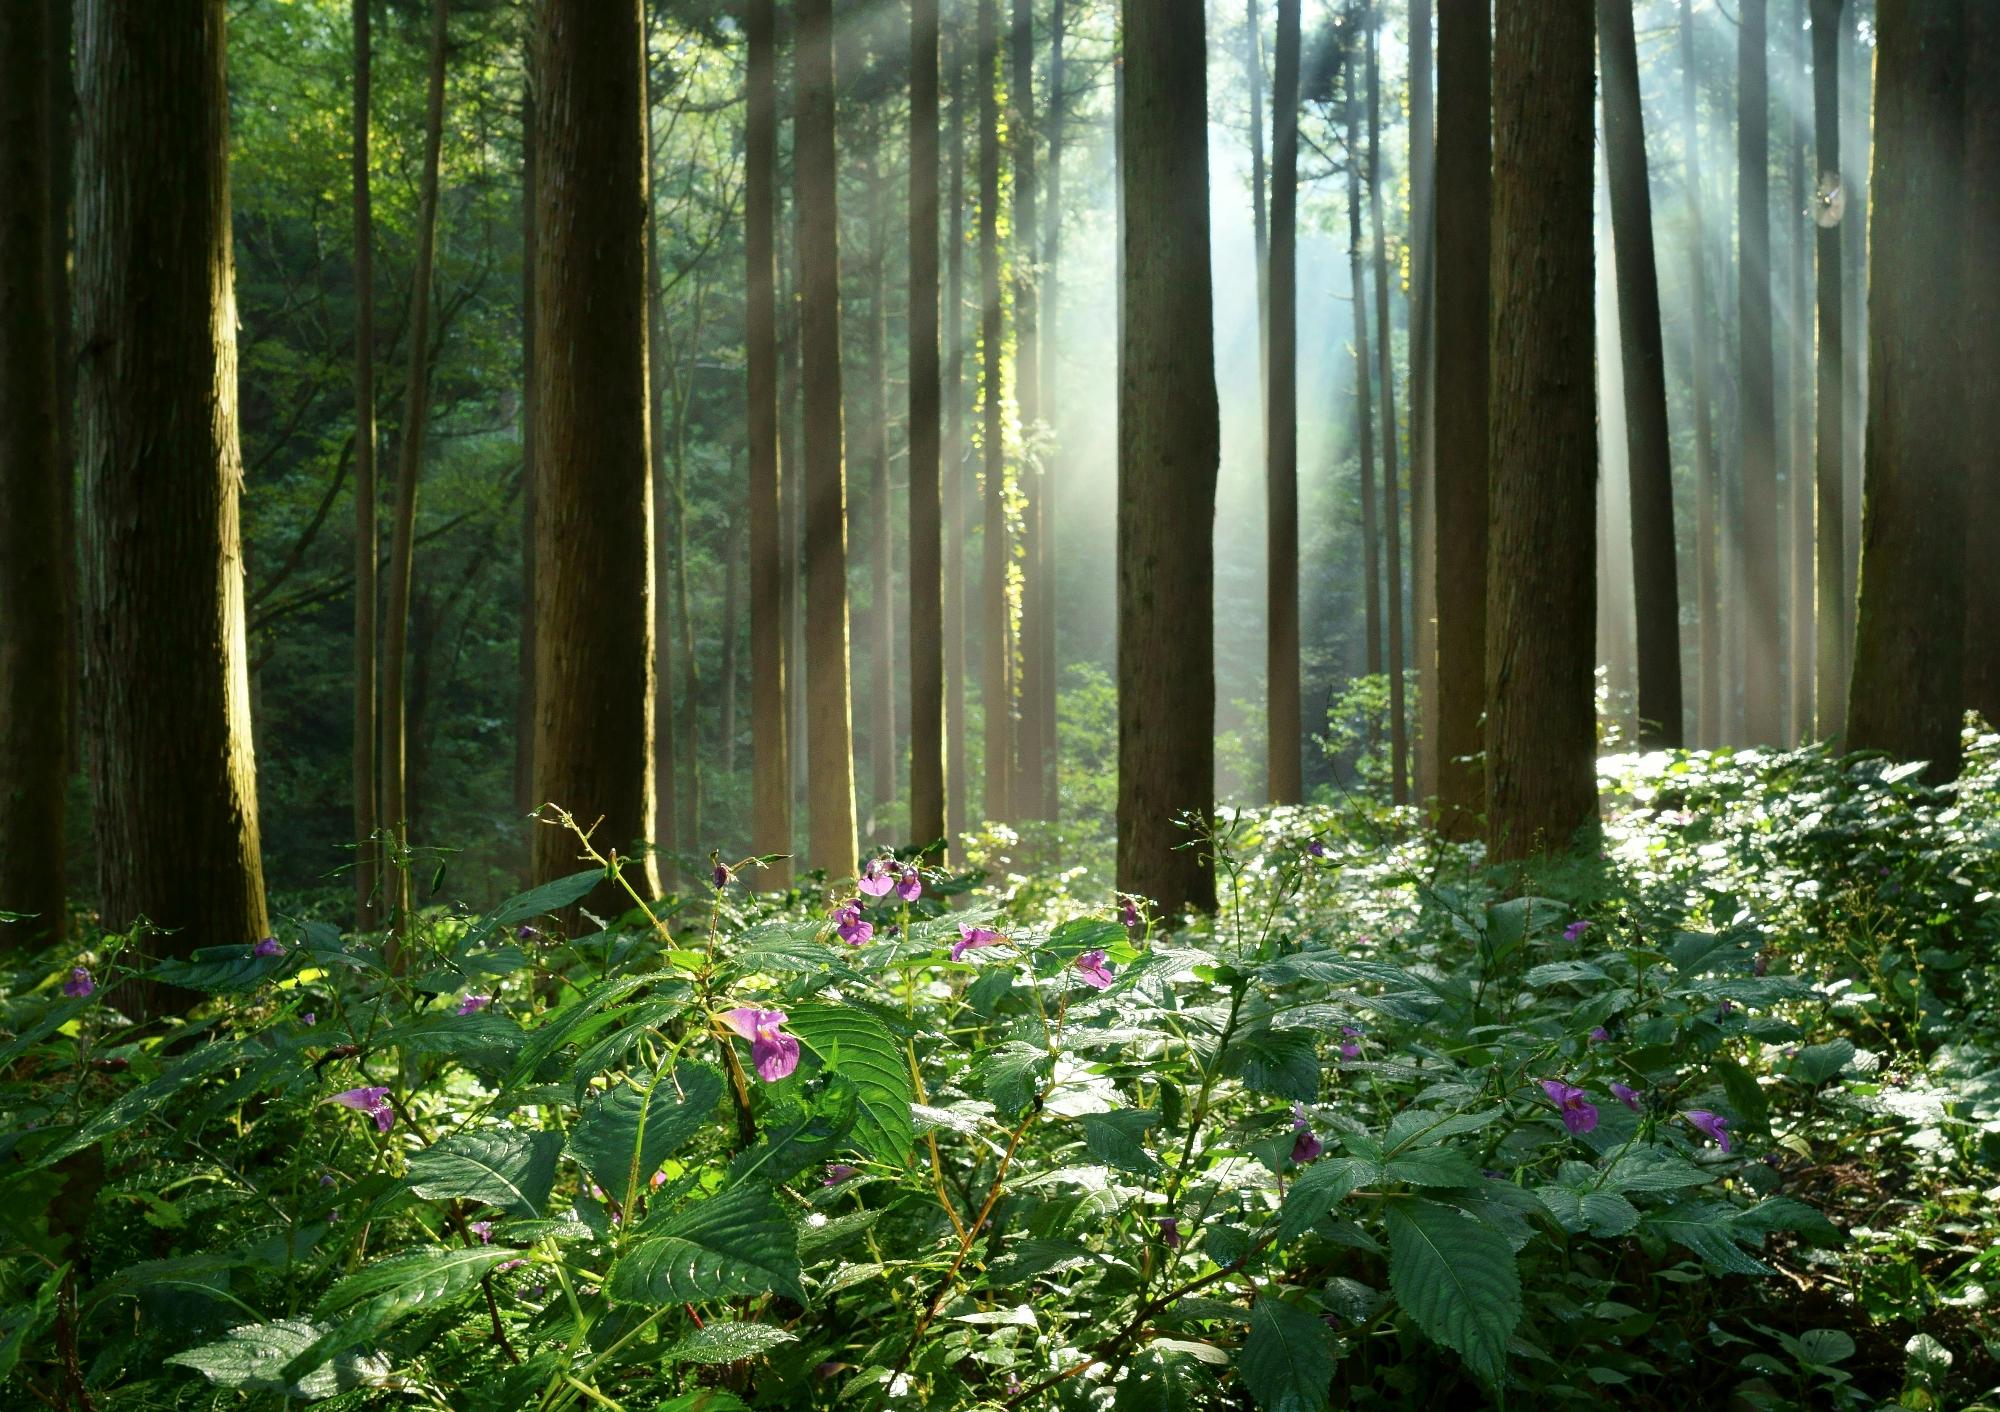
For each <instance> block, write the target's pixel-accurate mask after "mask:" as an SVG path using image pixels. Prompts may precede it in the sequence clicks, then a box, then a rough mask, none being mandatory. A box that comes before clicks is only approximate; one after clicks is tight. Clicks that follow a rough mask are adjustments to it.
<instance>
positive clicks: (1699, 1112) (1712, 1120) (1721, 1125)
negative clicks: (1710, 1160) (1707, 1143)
mask: <svg viewBox="0 0 2000 1412" xmlns="http://www.w3.org/2000/svg"><path fill="white" fill-rule="evenodd" d="M1681 1116H1682V1117H1683V1118H1686V1119H1687V1120H1688V1122H1689V1123H1690V1124H1692V1125H1693V1126H1695V1127H1697V1128H1699V1129H1701V1131H1702V1132H1703V1133H1704V1134H1705V1135H1707V1136H1708V1137H1709V1138H1710V1139H1711V1140H1712V1141H1713V1142H1714V1143H1715V1145H1716V1146H1717V1147H1719V1148H1721V1149H1722V1150H1723V1151H1724V1152H1727V1151H1729V1148H1730V1142H1729V1119H1727V1118H1725V1117H1723V1116H1722V1115H1721V1114H1720V1113H1711V1112H1709V1111H1708V1110H1707V1109H1706V1108H1690V1109H1688V1110H1687V1111H1686V1112H1685V1113H1683V1114H1681Z"/></svg>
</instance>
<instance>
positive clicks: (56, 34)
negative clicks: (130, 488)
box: [45, 0, 83, 774]
mask: <svg viewBox="0 0 2000 1412" xmlns="http://www.w3.org/2000/svg"><path fill="white" fill-rule="evenodd" d="M48 4H49V45H50V50H49V62H48V64H47V65H46V66H45V67H46V69H47V76H48V83H49V299H50V301H51V305H52V307H53V308H54V310H55V340H54V342H55V353H54V355H53V356H54V365H55V391H56V406H55V418H56V473H57V475H58V476H60V477H61V480H62V491H61V500H62V506H61V518H62V541H61V549H60V551H59V552H60V554H61V560H60V565H59V567H60V569H61V574H62V596H63V602H62V611H63V637H62V655H61V658H60V660H59V667H60V670H61V673H62V675H63V678H64V686H63V690H64V693H65V699H64V706H63V730H64V739H63V770H64V772H65V774H68V773H70V772H73V771H75V770H77V769H79V768H80V767H81V765H82V762H83V650H82V647H81V645H80V640H81V638H80V635H81V632H82V591H81V589H80V588H79V587H78V583H77V571H78V570H77V556H78V550H77V524H76V501H77V494H76V479H77V467H76V337H75V334H76V325H75V320H76V300H75V298H74V296H73V293H72V291H71V288H70V264H71V257H72V256H73V254H74V253H75V243H74V240H73V239H72V227H73V217H74V215H75V212H76V71H75V62H74V60H75V38H76V5H75V0H48Z"/></svg>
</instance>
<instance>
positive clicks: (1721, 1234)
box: [1646, 1201, 1774, 1275]
mask: <svg viewBox="0 0 2000 1412" xmlns="http://www.w3.org/2000/svg"><path fill="white" fill-rule="evenodd" d="M1738 1214H1739V1213H1738V1211H1737V1209H1736V1208H1735V1207H1734V1206H1731V1205H1730V1204H1729V1203H1728V1202H1726V1201H1683V1202H1680V1203H1679V1204H1678V1205H1674V1206H1669V1207H1668V1208H1667V1209H1666V1210H1664V1211H1654V1212H1651V1213H1650V1214H1649V1215H1648V1216H1647V1217H1646V1226H1647V1228H1648V1229H1650V1230H1653V1231H1657V1232H1658V1233H1659V1234H1661V1235H1663V1236H1665V1237H1666V1238H1667V1239H1668V1240H1671V1241H1673V1242H1675V1243H1676V1244H1678V1245H1684V1246H1686V1247H1687V1248H1688V1249H1689V1250H1692V1251H1693V1252H1694V1253H1695V1254H1697V1255H1699V1256H1700V1257H1701V1258H1702V1260H1703V1261H1704V1262H1706V1263H1707V1265H1708V1266H1709V1268H1710V1269H1713V1270H1719V1271H1721V1272H1722V1273H1724V1274H1728V1275H1769V1274H1772V1273H1774V1271H1773V1270H1772V1269H1771V1267H1770V1266H1769V1265H1766V1264H1765V1263H1764V1262H1763V1261H1761V1260H1755V1259H1752V1258H1751V1257H1750V1256H1749V1255H1747V1254H1745V1253H1744V1251H1743V1250H1742V1249H1741V1248H1740V1247H1739V1246H1738V1245H1737V1244H1736V1241H1737V1236H1738V1231H1737V1226H1736V1217H1737V1215H1738Z"/></svg>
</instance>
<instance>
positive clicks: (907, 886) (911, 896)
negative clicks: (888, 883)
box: [896, 863, 924, 902]
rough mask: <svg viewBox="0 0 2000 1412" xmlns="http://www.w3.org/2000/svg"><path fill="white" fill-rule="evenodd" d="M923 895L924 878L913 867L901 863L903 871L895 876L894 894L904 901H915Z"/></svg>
mask: <svg viewBox="0 0 2000 1412" xmlns="http://www.w3.org/2000/svg"><path fill="white" fill-rule="evenodd" d="M923 895H924V879H923V875H922V874H921V873H919V872H918V871H917V870H916V869H915V868H914V867H912V866H911V865H909V864H907V863H906V864H904V865H903V871H902V873H901V874H899V875H898V876H897V878H896V896H898V897H900V898H902V899H903V901H905V902H915V901H916V900H917V899H918V898H919V897H922V896H923Z"/></svg>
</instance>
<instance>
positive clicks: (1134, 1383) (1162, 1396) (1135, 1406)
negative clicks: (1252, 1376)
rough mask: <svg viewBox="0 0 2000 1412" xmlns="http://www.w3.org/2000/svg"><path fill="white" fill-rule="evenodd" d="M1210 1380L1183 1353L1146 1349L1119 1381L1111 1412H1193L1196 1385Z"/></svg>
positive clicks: (1154, 1348) (1153, 1348) (1155, 1348)
mask: <svg viewBox="0 0 2000 1412" xmlns="http://www.w3.org/2000/svg"><path fill="white" fill-rule="evenodd" d="M1159 1342H1164V1340H1155V1343H1159ZM1211 1378H1212V1375H1211V1374H1207V1373H1204V1372H1202V1371H1201V1369H1200V1368H1199V1367H1197V1366H1196V1364H1195V1361H1194V1360H1193V1359H1192V1358H1189V1357H1187V1356H1186V1355H1184V1354H1182V1353H1178V1352H1173V1351H1165V1352H1163V1351H1161V1350H1160V1349H1158V1348H1157V1347H1150V1348H1147V1349H1146V1350H1145V1351H1144V1352H1142V1353H1139V1354H1137V1355H1136V1356H1135V1357H1134V1358H1133V1359H1132V1362H1131V1364H1130V1366H1129V1367H1128V1368H1127V1370H1126V1373H1125V1376H1124V1377H1122V1378H1120V1379H1119V1380H1118V1390H1117V1396H1116V1397H1115V1398H1114V1399H1113V1401H1112V1404H1111V1406H1112V1412H1192V1409H1193V1408H1194V1405H1195V1391H1196V1388H1197V1385H1198V1383H1201V1384H1206V1383H1208V1382H1209V1381H1210V1380H1211Z"/></svg>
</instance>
